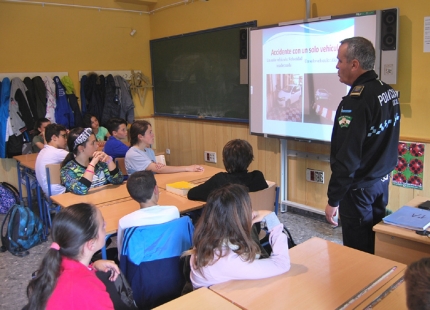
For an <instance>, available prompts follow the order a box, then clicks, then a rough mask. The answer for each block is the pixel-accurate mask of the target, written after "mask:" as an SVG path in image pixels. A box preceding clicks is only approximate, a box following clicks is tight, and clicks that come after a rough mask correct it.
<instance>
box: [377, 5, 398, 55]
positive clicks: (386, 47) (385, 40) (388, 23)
mask: <svg viewBox="0 0 430 310" xmlns="http://www.w3.org/2000/svg"><path fill="white" fill-rule="evenodd" d="M397 19H398V16H397V9H396V8H394V9H389V10H382V11H381V50H383V51H392V50H395V49H397V44H396V43H397Z"/></svg>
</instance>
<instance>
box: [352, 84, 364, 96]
mask: <svg viewBox="0 0 430 310" xmlns="http://www.w3.org/2000/svg"><path fill="white" fill-rule="evenodd" d="M363 89H364V85H357V86H355V87H354V88H353V89H352V91H351V93H350V96H351V97H359V96H360V95H361V93H362V92H363Z"/></svg>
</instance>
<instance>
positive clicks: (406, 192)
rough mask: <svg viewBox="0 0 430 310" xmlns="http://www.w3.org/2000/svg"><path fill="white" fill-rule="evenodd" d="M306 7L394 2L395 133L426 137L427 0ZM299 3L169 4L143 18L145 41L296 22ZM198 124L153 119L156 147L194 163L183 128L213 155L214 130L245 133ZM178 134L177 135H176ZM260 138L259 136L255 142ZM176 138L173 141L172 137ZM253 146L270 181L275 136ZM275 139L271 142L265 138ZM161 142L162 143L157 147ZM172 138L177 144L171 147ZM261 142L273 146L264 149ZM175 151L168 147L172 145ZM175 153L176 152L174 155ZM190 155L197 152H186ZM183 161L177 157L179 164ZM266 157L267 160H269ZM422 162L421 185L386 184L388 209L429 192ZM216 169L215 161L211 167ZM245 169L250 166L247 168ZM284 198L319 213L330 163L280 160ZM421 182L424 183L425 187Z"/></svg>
mask: <svg viewBox="0 0 430 310" xmlns="http://www.w3.org/2000/svg"><path fill="white" fill-rule="evenodd" d="M175 2H176V1H172V0H159V1H158V4H157V5H156V7H162V6H164V5H167V4H171V3H175ZM311 3H312V10H311V17H316V16H326V15H339V14H346V13H352V12H360V11H368V10H378V9H384V8H390V7H399V10H400V37H399V42H400V49H399V55H400V57H399V77H398V83H397V85H393V86H394V88H395V89H396V90H399V91H400V94H401V96H400V101H401V109H402V121H401V136H402V139H404V140H408V141H418V142H430V137H429V135H428V126H426V125H422V126H418V125H417V124H427V123H428V121H427V116H428V115H430V113H429V112H430V105H429V104H428V100H427V98H429V97H430V88H429V87H428V86H427V81H428V78H427V68H428V64H430V53H426V54H425V53H423V24H424V16H426V15H430V2H429V1H428V0H416V1H413V3H410V2H405V1H401V0H390V1H389V0H381V1H377V2H375V1H372V0H360V1H357V0H352V1H346V2H345V1H344V2H339V1H335V0H314V1H311ZM305 13H306V12H305V1H296V2H291V1H283V0H271V1H270V2H267V1H257V0H248V1H240V0H214V1H208V2H201V1H195V2H193V3H190V4H187V5H178V6H175V7H171V8H169V9H165V10H161V11H159V12H157V13H155V14H154V15H152V16H151V22H150V24H151V32H150V38H151V39H155V38H161V37H166V36H172V35H178V34H181V33H188V32H193V31H198V30H203V29H209V28H215V27H219V26H225V25H230V24H235V23H239V22H245V21H250V20H257V22H258V26H263V25H269V24H275V23H278V22H281V21H290V20H297V19H303V18H304V17H305ZM172 124H174V125H175V127H174V128H175V129H174V132H169V131H168V130H165V131H160V130H159V126H162V127H166V128H170V125H172ZM199 124H201V122H200V121H193V120H187V121H185V120H181V121H174V120H170V119H162V120H160V119H159V118H156V127H157V130H158V141H163V142H161V145H162V146H163V147H164V145H166V147H169V146H170V145H172V144H175V141H176V144H177V146H175V149H176V148H177V151H179V150H180V152H184V154H187V155H185V157H187V158H193V159H194V158H195V160H196V161H198V160H199V156H202V155H200V154H202V150H203V147H201V145H200V144H198V143H197V145H196V144H195V143H194V142H193V141H192V140H193V139H194V138H195V135H196V134H194V133H192V130H191V131H190V129H189V128H193V127H196V128H205V130H204V132H199V133H198V134H197V138H198V139H199V140H201V141H202V142H201V143H205V142H204V141H211V142H210V143H209V144H208V145H204V148H206V147H210V146H212V145H213V148H212V149H210V150H216V151H217V154H218V157H219V156H220V155H219V154H220V150H221V149H222V145H223V144H225V142H227V141H228V140H229V139H230V136H229V135H225V138H224V137H220V135H221V128H222V130H225V131H229V132H230V131H231V132H232V133H233V137H234V135H235V134H238V133H237V132H236V130H237V129H238V128H239V131H241V132H248V131H249V128H248V126H247V125H236V124H235V125H231V124H223V123H216V124H214V125H212V126H211V127H206V125H204V126H203V127H200V125H199ZM181 133H184V134H182V135H181ZM177 135H181V139H177ZM245 138H246V139H249V140H251V141H253V140H255V137H253V136H250V135H247V136H245ZM259 139H260V140H259ZM179 140H180V142H179ZM257 140H258V141H259V143H257V145H255V144H254V149H256V147H257V150H258V154H259V157H258V161H260V160H264V161H265V164H266V167H264V165H263V166H261V164H260V163H258V165H259V166H260V167H261V170H262V171H263V172H264V173H265V175H266V178H268V179H272V180H274V181H276V182H278V184H279V180H280V177H281V173H282V172H281V171H280V170H278V171H277V172H276V174H275V175H274V176H273V174H272V173H268V171H267V170H265V169H268V167H267V166H270V165H275V167H274V169H279V168H280V167H279V166H276V165H277V163H279V162H280V154H279V149H278V146H279V145H278V144H277V142H275V141H276V140H277V139H264V138H257ZM273 140H275V141H273ZM164 143H166V144H164ZM179 143H180V145H179ZM267 145H270V146H274V145H276V146H277V147H272V148H267ZM288 147H289V149H295V150H300V151H303V152H310V153H317V154H329V147H328V145H323V144H318V143H311V144H309V143H299V142H292V141H289V142H288ZM175 151H176V150H175ZM175 153H176V152H175ZM193 156H197V157H193ZM170 157H171V158H172V159H171V162H172V163H175V164H177V163H178V162H177V161H176V160H175V159H174V158H177V157H176V155H175V156H173V153H172V155H171V156H170ZM183 160H185V159H182V158H181V160H180V162H182V161H183ZM269 161H270V162H269ZM426 162H427V165H428V166H429V168H428V169H426V170H425V177H424V190H423V191H419V190H412V189H403V188H400V187H394V186H392V187H391V192H390V196H391V197H390V205H389V207H390V209H392V210H396V209H398V208H399V206H401V205H403V204H405V203H406V202H407V201H409V200H410V199H412V198H413V197H414V196H417V195H424V196H430V184H428V183H429V182H430V180H429V178H428V172H427V171H428V170H429V169H430V158H429V156H426ZM218 166H219V165H218ZM251 168H252V169H256V168H257V167H256V166H255V165H253V166H252V167H251ZM306 168H314V169H319V170H322V171H324V172H325V179H326V183H325V184H316V183H311V182H307V181H306V180H305V172H306ZM286 173H287V176H288V188H287V190H288V199H289V200H291V201H294V202H297V203H299V204H303V205H307V206H311V207H313V208H316V209H318V210H320V211H322V210H324V208H325V205H326V203H327V196H326V193H327V185H328V184H327V183H328V180H329V178H330V167H329V164H328V163H326V162H321V161H316V160H310V159H304V158H296V157H291V158H288V171H287V172H286ZM426 184H428V185H426Z"/></svg>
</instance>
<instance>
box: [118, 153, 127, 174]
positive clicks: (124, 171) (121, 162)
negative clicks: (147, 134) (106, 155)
mask: <svg viewBox="0 0 430 310" xmlns="http://www.w3.org/2000/svg"><path fill="white" fill-rule="evenodd" d="M115 162H116V166H117V167H118V169H119V170H121V172H122V175H124V176H126V175H128V173H127V169H125V158H124V157H119V158H115Z"/></svg>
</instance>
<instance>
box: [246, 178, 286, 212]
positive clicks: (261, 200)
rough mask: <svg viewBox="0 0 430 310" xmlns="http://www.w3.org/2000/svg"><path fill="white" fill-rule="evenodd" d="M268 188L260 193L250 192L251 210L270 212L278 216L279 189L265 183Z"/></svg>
mask: <svg viewBox="0 0 430 310" xmlns="http://www.w3.org/2000/svg"><path fill="white" fill-rule="evenodd" d="M267 185H269V187H268V188H265V189H263V190H261V191H257V192H250V193H249V197H250V198H251V204H252V210H272V211H274V212H275V213H276V214H278V193H279V187H277V186H276V183H274V182H270V181H267Z"/></svg>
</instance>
